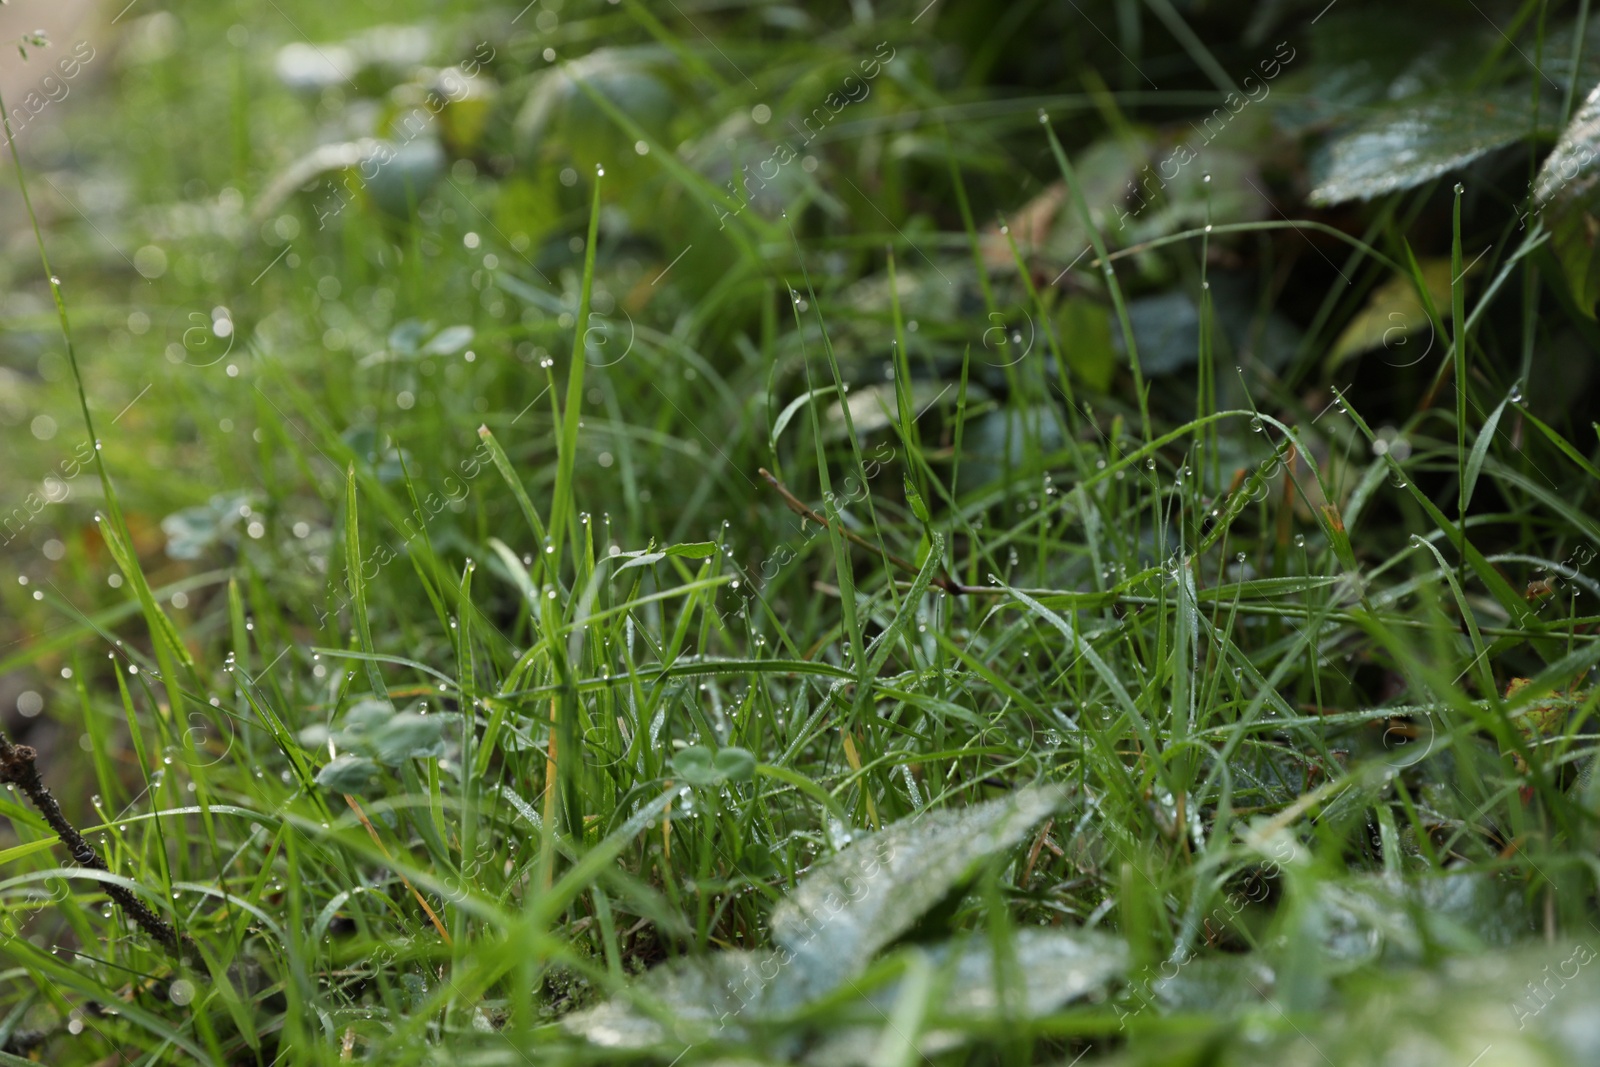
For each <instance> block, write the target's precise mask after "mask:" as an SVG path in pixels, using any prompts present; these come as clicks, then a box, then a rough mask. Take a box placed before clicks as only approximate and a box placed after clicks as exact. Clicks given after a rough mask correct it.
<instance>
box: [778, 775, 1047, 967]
mask: <svg viewBox="0 0 1600 1067" xmlns="http://www.w3.org/2000/svg"><path fill="white" fill-rule="evenodd" d="M1064 796H1065V794H1064V792H1063V791H1062V790H1061V789H1060V788H1058V787H1043V788H1036V789H1028V790H1024V791H1023V792H1020V793H1016V794H1014V795H1012V796H1010V797H1007V798H1005V799H1003V800H994V801H990V802H988V803H985V804H977V805H974V806H973V807H970V808H958V809H954V810H945V811H933V812H929V813H927V814H925V815H921V816H917V817H914V818H911V819H906V820H904V821H902V822H898V823H895V824H894V825H892V826H890V827H889V828H888V829H886V830H884V831H883V832H881V833H878V834H875V835H873V836H871V837H867V838H864V839H862V840H860V841H857V842H856V843H855V844H854V845H851V846H850V847H848V848H846V849H844V850H843V851H841V852H839V853H837V854H835V855H833V856H831V857H829V858H828V859H825V860H823V861H821V862H820V863H818V864H817V865H816V866H815V867H814V868H813V869H812V871H811V873H810V874H809V875H808V876H807V877H806V878H805V880H803V881H802V882H801V883H800V884H799V885H798V886H796V887H795V890H794V892H793V893H791V894H790V895H789V896H788V897H787V898H785V899H784V900H783V902H782V903H780V904H779V905H778V907H777V908H776V909H775V910H774V911H773V913H772V939H773V941H775V942H776V943H777V944H778V945H780V946H782V947H783V948H785V949H787V950H788V951H789V952H790V953H791V954H792V955H793V956H794V965H795V968H796V971H797V972H798V975H799V978H800V980H801V981H802V982H803V983H804V984H805V986H806V988H807V989H808V990H809V991H810V992H812V993H822V992H825V991H827V990H829V989H832V988H834V987H835V986H837V985H839V984H840V983H841V982H843V981H845V980H846V979H848V978H850V977H851V976H852V975H854V974H856V973H858V972H859V971H860V970H861V969H862V968H863V967H865V966H866V964H867V962H868V961H869V960H871V959H872V957H873V956H874V955H876V954H877V953H878V951H879V950H880V949H882V948H884V947H885V946H886V945H888V944H889V943H891V942H892V941H894V940H895V939H896V938H898V937H899V936H900V935H902V934H904V933H905V932H906V931H907V930H909V929H911V927H912V926H913V925H915V924H916V922H917V920H918V919H920V918H921V917H922V915H923V914H924V913H925V912H927V911H928V910H929V909H931V908H932V907H933V906H934V905H936V904H938V903H939V902H940V901H941V900H943V899H944V898H945V897H947V896H948V895H949V894H950V893H951V892H952V891H953V890H955V889H956V888H957V887H958V886H960V885H961V884H962V883H963V882H965V881H966V880H967V879H968V878H970V877H971V876H972V875H973V873H974V872H975V871H976V870H977V869H978V867H979V866H980V865H981V864H982V863H983V862H984V861H985V860H986V859H988V858H989V857H990V856H993V855H995V854H996V853H999V852H1003V851H1005V850H1006V849H1008V848H1010V847H1012V846H1013V845H1015V844H1017V842H1019V841H1021V840H1022V838H1023V836H1024V835H1025V834H1026V833H1027V832H1028V830H1029V829H1030V828H1031V827H1033V826H1034V825H1035V824H1036V823H1038V822H1039V820H1041V819H1043V818H1044V817H1045V816H1046V815H1048V814H1050V812H1052V811H1053V810H1055V808H1056V807H1057V806H1058V805H1060V803H1061V801H1062V799H1063V797H1064Z"/></svg>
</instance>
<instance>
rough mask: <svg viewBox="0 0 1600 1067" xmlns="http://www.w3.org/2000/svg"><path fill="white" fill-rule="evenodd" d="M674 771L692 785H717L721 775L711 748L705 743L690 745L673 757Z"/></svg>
mask: <svg viewBox="0 0 1600 1067" xmlns="http://www.w3.org/2000/svg"><path fill="white" fill-rule="evenodd" d="M672 771H673V773H674V774H676V775H677V776H678V777H679V778H682V779H683V780H684V781H686V782H688V783H689V784H690V785H696V786H708V785H716V784H717V782H718V781H719V780H720V778H721V775H719V774H718V773H717V769H716V766H715V765H714V764H713V762H712V756H711V750H710V749H709V748H707V747H706V746H704V745H690V746H689V747H688V748H685V749H683V750H681V751H680V752H678V754H677V755H675V756H673V757H672Z"/></svg>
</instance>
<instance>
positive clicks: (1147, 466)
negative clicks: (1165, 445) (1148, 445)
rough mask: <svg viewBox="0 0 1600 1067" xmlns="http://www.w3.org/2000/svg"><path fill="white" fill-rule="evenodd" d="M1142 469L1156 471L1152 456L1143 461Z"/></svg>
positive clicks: (1154, 460)
mask: <svg viewBox="0 0 1600 1067" xmlns="http://www.w3.org/2000/svg"><path fill="white" fill-rule="evenodd" d="M1144 469H1145V470H1147V471H1153V470H1155V469H1156V458H1155V457H1154V456H1151V457H1150V458H1149V459H1147V460H1145V461H1144Z"/></svg>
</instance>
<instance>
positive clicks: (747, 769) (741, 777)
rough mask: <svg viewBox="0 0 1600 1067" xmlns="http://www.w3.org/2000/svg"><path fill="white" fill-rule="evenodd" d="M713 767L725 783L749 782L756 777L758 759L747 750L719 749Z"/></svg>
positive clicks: (713, 759)
mask: <svg viewBox="0 0 1600 1067" xmlns="http://www.w3.org/2000/svg"><path fill="white" fill-rule="evenodd" d="M711 766H712V767H713V768H714V769H715V770H716V772H717V775H718V776H719V777H721V778H722V779H723V780H724V781H729V782H748V781H749V780H750V779H752V778H754V777H755V776H756V757H755V756H754V754H752V753H751V752H750V750H749V749H746V748H738V747H737V746H733V747H729V748H721V749H718V750H717V754H716V755H715V756H713V757H712V758H711Z"/></svg>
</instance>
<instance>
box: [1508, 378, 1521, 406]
mask: <svg viewBox="0 0 1600 1067" xmlns="http://www.w3.org/2000/svg"><path fill="white" fill-rule="evenodd" d="M1506 399H1507V400H1509V401H1511V402H1512V403H1513V404H1520V403H1522V383H1521V382H1518V383H1517V384H1515V385H1513V386H1512V387H1511V392H1510V394H1509V395H1508V396H1507V397H1506Z"/></svg>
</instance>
